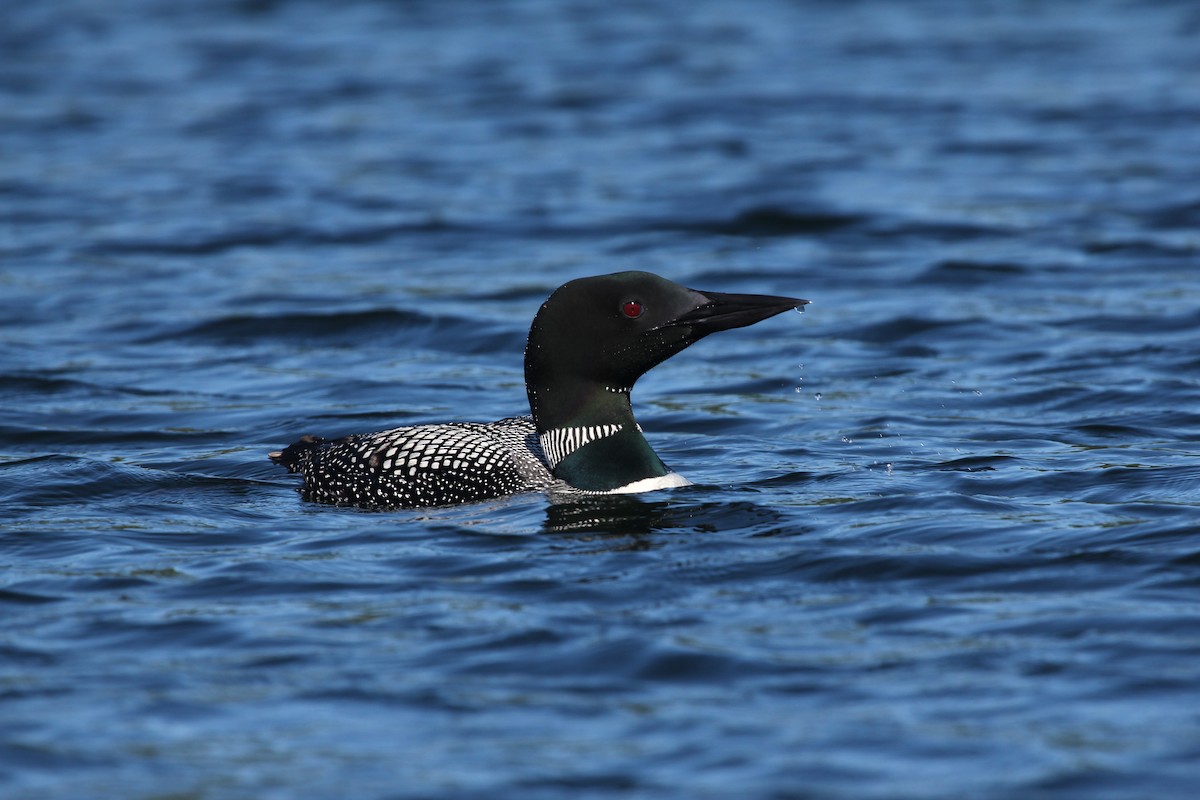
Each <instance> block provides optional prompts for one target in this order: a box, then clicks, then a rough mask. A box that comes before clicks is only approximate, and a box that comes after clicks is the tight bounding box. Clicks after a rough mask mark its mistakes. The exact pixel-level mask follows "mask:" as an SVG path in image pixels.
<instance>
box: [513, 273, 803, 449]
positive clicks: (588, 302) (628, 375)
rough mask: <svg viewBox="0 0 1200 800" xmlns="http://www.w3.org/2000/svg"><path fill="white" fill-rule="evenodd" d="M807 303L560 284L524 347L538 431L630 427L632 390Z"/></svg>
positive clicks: (634, 282) (663, 288) (599, 280)
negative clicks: (658, 369) (624, 423)
mask: <svg viewBox="0 0 1200 800" xmlns="http://www.w3.org/2000/svg"><path fill="white" fill-rule="evenodd" d="M807 302H808V301H807V300H800V299H797V298H795V297H772V296H767V295H757V294H724V293H720V292H707V291H696V290H695V289H688V288H686V287H683V286H680V285H679V284H677V283H673V282H671V281H669V280H667V279H665V278H660V277H659V276H657V275H654V274H651V273H649V272H618V273H614V274H612V275H600V276H597V277H593V278H580V279H578V280H573V281H570V282H569V283H565V284H563V285H562V286H560V287H559V288H558V289H557V290H555V291H554V293H553V294H551V295H550V298H549V299H548V300H546V302H545V303H544V304H543V305H542V307H541V309H540V310H539V311H538V313H537V316H536V317H535V318H534V320H533V326H532V327H531V328H530V330H529V341H528V343H527V344H526V347H525V385H526V389H527V391H528V393H529V405H530V409H531V410H532V412H533V417H534V421H535V422H536V423H537V429H538V432H539V433H543V432H545V431H548V430H553V429H556V428H563V427H566V426H579V425H601V424H605V423H607V422H618V421H621V420H616V419H614V417H613V415H620V414H622V413H623V414H624V415H625V416H626V417H628V419H629V421H630V422H632V412H631V411H630V409H629V391H630V389H632V388H633V384H634V382H636V381H637V379H638V378H640V377H641V376H642V375H643V374H644V373H645V372H646V371H647V370H649V369H651V368H652V367H654V366H656V365H658V364H661V363H662V362H663V361H665V360H666V359H668V358H670V357H671V356H673V355H675V354H676V353H678V352H679V351H681V350H683V349H684V348H686V347H688V346H689V345H691V344H693V343H694V342H697V341H699V340H700V339H702V338H704V337H705V336H708V335H709V334H710V333H716V332H717V331H723V330H729V329H731V328H741V327H744V326H746V325H753V324H754V323H756V322H760V321H762V320H764V319H767V318H769V317H773V316H775V315H776V314H780V313H782V312H784V311H787V310H789V309H792V308H799V307H801V306H803V305H804V304H806V303H807Z"/></svg>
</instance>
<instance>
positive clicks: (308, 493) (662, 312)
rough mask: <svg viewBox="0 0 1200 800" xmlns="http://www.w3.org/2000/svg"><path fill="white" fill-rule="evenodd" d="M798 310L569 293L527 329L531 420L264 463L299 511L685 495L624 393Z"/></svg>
mask: <svg viewBox="0 0 1200 800" xmlns="http://www.w3.org/2000/svg"><path fill="white" fill-rule="evenodd" d="M807 302H808V301H807V300H800V299H797V298H794V297H771V296H767V295H757V294H723V293H720V292H699V291H696V290H694V289H687V288H685V287H683V286H680V285H679V284H677V283H673V282H671V281H669V280H667V279H665V278H661V277H659V276H658V275H653V274H651V273H649V272H618V273H614V274H612V275H600V276H596V277H592V278H580V279H578V280H573V281H570V282H568V283H565V284H563V285H562V286H560V287H559V288H558V289H556V290H555V291H554V293H553V294H551V295H550V297H549V299H548V300H546V302H545V303H544V304H543V305H542V307H541V309H540V310H539V311H538V313H537V315H536V316H535V317H534V320H533V325H532V327H531V328H530V329H529V339H528V341H527V343H526V345H525V389H526V393H527V394H528V396H529V409H530V411H531V412H532V415H531V416H523V417H509V418H507V419H502V420H499V421H498V422H490V423H469V422H454V423H447V424H435V425H416V426H411V427H404V428H394V429H392V430H387V431H381V432H379V433H365V434H357V435H354V436H346V437H344V438H341V439H333V440H325V439H322V438H320V437H316V436H305V437H303V438H301V439H300V440H299V441H298V442H296V443H295V444H292V445H291V446H289V447H287V448H286V449H284V450H282V451H278V452H274V453H271V454H270V458H271V460H272V461H274V462H275V463H277V464H281V465H283V466H285V467H287V469H288V472H293V473H300V475H302V476H303V478H304V486H303V488H301V489H300V492H301V495H302V496H303V497H304V499H306V500H311V501H314V502H318V503H331V504H335V505H344V506H357V507H360V508H368V509H381V510H382V509H396V508H421V507H429V506H446V505H457V504H460V503H469V502H474V501H478V500H486V499H490V498H495V497H504V496H507V495H511V494H517V493H520V492H528V491H536V490H542V489H550V488H562V489H565V490H567V491H571V492H580V493H585V494H616V493H627V492H641V491H649V490H652V489H662V488H668V487H673V486H686V485H687V484H688V483H689V481H688V480H687V479H686V478H684V477H683V476H681V475H679V474H678V473H676V472H672V471H671V470H670V469H668V468H667V466H666V465H665V464H663V462H662V460H661V459H659V457H658V455H657V454H655V452H654V451H653V450H651V449H650V445H649V444H648V443H647V442H646V439H645V437H644V436H642V429H641V426H639V425H638V424H637V421H636V420H635V419H634V418H633V409H632V407H631V406H630V402H629V393H630V391H631V390H632V389H633V384H634V383H635V382H636V381H637V379H638V378H639V377H641V376H642V375H643V374H644V373H645V372H646V371H647V370H649V369H650V368H651V367H654V366H656V365H657V364H660V363H662V362H663V361H665V360H666V359H668V358H670V357H671V356H673V355H675V354H676V353H678V352H679V351H681V350H683V349H684V348H686V347H688V346H689V345H691V344H693V343H694V342H697V341H699V340H700V339H702V338H704V337H705V336H707V335H708V334H710V333H716V332H717V331H723V330H729V329H730V328H741V327H744V326H746V325H753V324H754V323H756V322H760V321H761V320H764V319H767V318H769V317H773V316H775V315H776V314H780V313H783V312H784V311H787V310H789V309H792V308H797V309H798V308H801V306H803V305H805V304H806V303H807Z"/></svg>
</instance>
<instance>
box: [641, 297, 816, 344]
mask: <svg viewBox="0 0 1200 800" xmlns="http://www.w3.org/2000/svg"><path fill="white" fill-rule="evenodd" d="M692 291H694V292H696V294H698V295H701V296H702V297H703V301H702V302H701V304H700V305H699V306H697V307H696V308H693V309H692V310H690V311H687V312H685V313H683V314H682V315H680V316H678V317H676V318H675V319H673V320H671V321H670V322H668V323H666V325H664V326H663V327H673V326H676V325H687V326H690V327H691V328H692V329H693V331H694V332H695V333H696V334H697V335H698V336H705V335H707V334H710V333H716V332H717V331H727V330H730V329H731V328H744V327H745V326H747V325H753V324H754V323H756V322H762V321H763V320H764V319H769V318H771V317H773V316H775V315H776V314H782V313H783V312H784V311H789V310H791V309H793V308H795V309H799V310H803V307H804V306H805V305H807V304H808V301H807V300H801V299H799V298H797V297H774V296H772V295H765V294H725V293H724V292H702V291H697V290H695V289H693V290H692Z"/></svg>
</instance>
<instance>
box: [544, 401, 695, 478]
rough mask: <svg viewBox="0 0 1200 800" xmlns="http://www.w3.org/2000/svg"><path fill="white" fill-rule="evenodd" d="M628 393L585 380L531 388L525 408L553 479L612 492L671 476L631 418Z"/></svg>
mask: <svg viewBox="0 0 1200 800" xmlns="http://www.w3.org/2000/svg"><path fill="white" fill-rule="evenodd" d="M629 391H630V390H629V388H628V387H622V386H616V387H612V386H596V385H588V384H586V383H583V382H580V383H577V384H574V385H571V384H562V383H560V384H556V385H554V386H542V387H532V386H531V387H529V407H530V410H531V411H532V412H533V420H534V423H535V424H536V426H537V432H538V439H539V441H540V442H541V444H542V450H543V451H544V452H545V454H546V458H547V460H548V461H549V462H550V470H551V472H552V473H553V474H554V477H556V478H559V479H560V480H563V481H566V482H567V483H568V484H570V485H571V486H574V487H575V488H577V489H584V490H586V491H594V492H611V491H615V490H618V489H621V488H624V487H628V486H629V485H631V484H634V483H637V482H638V481H645V480H648V479H654V478H661V477H662V476H664V475H671V474H672V473H671V470H669V469H667V466H666V465H665V464H663V462H662V459H660V458H659V457H658V454H657V453H655V452H654V450H652V449H651V448H650V443H649V442H647V441H646V437H644V436H643V435H642V431H641V428H640V427H639V426H638V424H637V420H635V419H634V418H633V408H632V406H631V405H630V402H629ZM681 480H682V479H681Z"/></svg>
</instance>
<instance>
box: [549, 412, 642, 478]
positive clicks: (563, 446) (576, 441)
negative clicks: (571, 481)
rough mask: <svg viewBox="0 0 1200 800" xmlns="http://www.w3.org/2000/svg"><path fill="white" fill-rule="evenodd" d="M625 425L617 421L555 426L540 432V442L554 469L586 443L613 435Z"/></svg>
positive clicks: (551, 467)
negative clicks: (568, 426) (603, 423)
mask: <svg viewBox="0 0 1200 800" xmlns="http://www.w3.org/2000/svg"><path fill="white" fill-rule="evenodd" d="M623 427H624V426H623V425H620V424H617V423H610V424H608V425H578V426H575V427H571V428H555V429H554V430H552V431H546V432H545V433H542V434H538V442H540V443H541V445H542V452H543V453H545V454H546V460H547V461H549V462H550V469H554V468H555V467H557V466H558V464H559V462H560V461H562V460H563V459H564V458H566V457H567V456H569V455H571V453H574V452H575V451H576V450H578V449H579V448H581V447H583V446H584V445H585V444H589V443H591V442H594V441H596V440H597V439H603V438H605V437H607V436H613V435H615V434H617V433H619V432H620V431H621V429H622V428H623Z"/></svg>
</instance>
